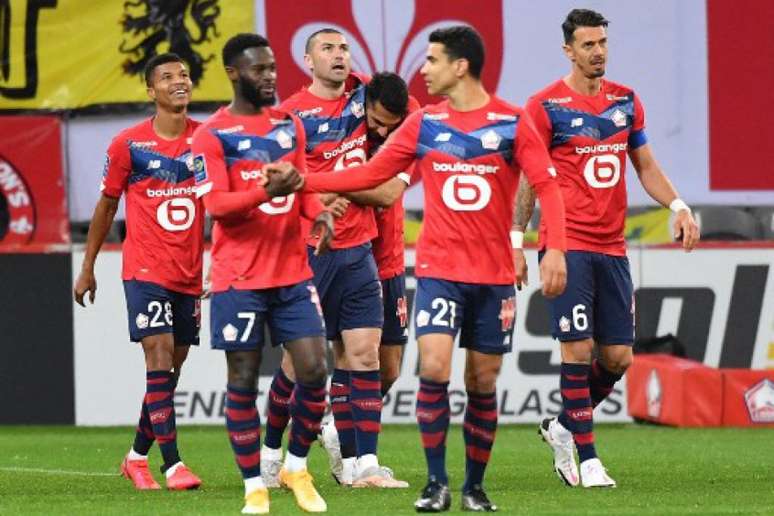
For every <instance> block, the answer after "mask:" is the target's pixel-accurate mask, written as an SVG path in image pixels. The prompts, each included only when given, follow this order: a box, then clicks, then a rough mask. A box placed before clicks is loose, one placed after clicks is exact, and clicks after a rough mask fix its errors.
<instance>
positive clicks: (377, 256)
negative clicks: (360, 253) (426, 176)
mask: <svg viewBox="0 0 774 516" xmlns="http://www.w3.org/2000/svg"><path fill="white" fill-rule="evenodd" d="M409 177H410V175H409V174H400V178H401V180H402V181H406V184H407V185H408V184H409V182H410V179H409ZM374 215H375V217H376V227H377V228H379V235H378V236H377V237H376V238H374V239H373V241H372V242H371V244H372V245H373V248H372V251H373V253H374V260H375V261H376V268H377V269H379V279H380V280H386V279H390V278H394V277H395V276H397V275H398V274H403V272H404V271H405V270H406V265H405V257H404V251H405V242H404V240H405V239H404V236H403V235H404V228H403V196H402V195H401V196H400V197H398V199H397V200H396V201H395V202H394V203H393V204H392V206H388V207H387V208H376V209H375V211H374Z"/></svg>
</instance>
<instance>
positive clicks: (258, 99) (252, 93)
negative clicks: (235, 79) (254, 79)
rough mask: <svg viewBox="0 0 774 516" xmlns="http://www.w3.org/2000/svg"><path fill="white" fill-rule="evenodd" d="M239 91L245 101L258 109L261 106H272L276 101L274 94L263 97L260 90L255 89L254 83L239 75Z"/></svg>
mask: <svg viewBox="0 0 774 516" xmlns="http://www.w3.org/2000/svg"><path fill="white" fill-rule="evenodd" d="M239 93H241V94H242V97H244V99H245V100H246V101H247V102H249V103H250V104H252V105H253V106H255V107H256V108H258V109H260V108H262V107H267V106H273V105H274V103H275V102H276V101H277V99H276V97H275V96H274V95H271V96H269V97H264V96H263V95H261V92H260V90H258V89H256V87H255V84H253V83H251V82H250V81H248V80H247V79H245V78H244V77H242V76H241V75H240V76H239Z"/></svg>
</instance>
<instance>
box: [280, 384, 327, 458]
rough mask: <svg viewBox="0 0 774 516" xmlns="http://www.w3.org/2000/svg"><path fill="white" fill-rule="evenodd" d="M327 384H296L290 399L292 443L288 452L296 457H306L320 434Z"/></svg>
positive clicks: (289, 444)
mask: <svg viewBox="0 0 774 516" xmlns="http://www.w3.org/2000/svg"><path fill="white" fill-rule="evenodd" d="M325 394H326V392H325V384H323V385H304V384H302V383H298V384H296V389H295V390H294V391H293V396H292V397H291V398H290V417H291V418H293V424H292V425H291V427H290V442H289V443H288V452H290V453H292V454H293V455H295V456H296V457H306V456H307V455H308V454H309V447H310V446H311V445H312V443H313V442H314V441H315V439H317V434H318V433H320V422H321V421H322V418H323V415H324V414H325V405H326V403H325Z"/></svg>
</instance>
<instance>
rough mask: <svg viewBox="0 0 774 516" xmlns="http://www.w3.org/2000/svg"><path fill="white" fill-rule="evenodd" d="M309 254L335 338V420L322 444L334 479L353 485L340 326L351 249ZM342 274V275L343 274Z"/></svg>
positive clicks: (322, 436)
mask: <svg viewBox="0 0 774 516" xmlns="http://www.w3.org/2000/svg"><path fill="white" fill-rule="evenodd" d="M307 256H308V259H309V266H310V267H311V268H312V271H313V272H314V278H313V282H314V285H315V287H316V288H317V294H318V296H319V300H320V306H321V307H322V311H323V318H324V321H325V331H326V338H327V340H329V341H331V343H332V349H333V364H334V369H333V373H332V375H331V388H330V394H329V395H330V403H331V413H332V415H333V421H332V422H328V423H327V424H325V425H323V427H322V431H321V433H320V444H321V445H322V447H323V448H324V449H325V451H326V453H327V454H328V461H329V463H330V468H331V473H332V475H333V478H334V479H335V480H336V482H338V483H339V484H341V485H345V486H351V485H352V477H353V473H354V469H355V461H356V459H357V448H356V445H355V428H354V425H353V423H352V409H351V407H350V374H349V366H348V365H347V363H346V356H345V353H344V345H343V343H342V341H341V330H340V327H339V323H340V310H341V300H342V295H343V293H342V286H343V281H344V279H343V275H346V258H347V250H346V249H339V250H332V251H329V252H328V253H325V254H323V255H320V256H316V255H315V254H314V249H313V248H312V247H308V248H307ZM342 271H343V272H342ZM340 273H341V274H342V276H339V274H340Z"/></svg>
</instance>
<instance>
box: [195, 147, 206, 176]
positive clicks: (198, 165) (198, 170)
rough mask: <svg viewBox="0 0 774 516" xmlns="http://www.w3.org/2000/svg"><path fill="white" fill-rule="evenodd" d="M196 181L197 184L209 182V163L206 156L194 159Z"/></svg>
mask: <svg viewBox="0 0 774 516" xmlns="http://www.w3.org/2000/svg"><path fill="white" fill-rule="evenodd" d="M193 172H194V180H195V181H196V182H197V183H203V182H204V181H206V180H207V162H206V160H205V159H204V154H197V155H196V156H194V159H193Z"/></svg>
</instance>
